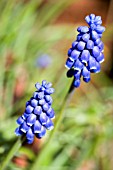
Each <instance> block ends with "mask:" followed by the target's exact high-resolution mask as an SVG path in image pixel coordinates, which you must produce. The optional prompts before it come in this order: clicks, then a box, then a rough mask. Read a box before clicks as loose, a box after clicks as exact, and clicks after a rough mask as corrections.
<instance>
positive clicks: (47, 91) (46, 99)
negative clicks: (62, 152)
mask: <svg viewBox="0 0 113 170" xmlns="http://www.w3.org/2000/svg"><path fill="white" fill-rule="evenodd" d="M51 86H52V84H51V83H47V82H46V80H43V81H42V85H40V84H39V83H36V84H35V87H36V89H37V90H36V91H35V92H34V94H33V96H32V97H31V98H30V100H29V101H27V102H26V108H25V112H24V114H23V115H22V116H20V117H19V118H18V119H17V123H18V124H19V127H18V128H16V130H15V134H16V135H17V136H21V135H25V136H26V138H27V142H28V143H29V144H31V143H32V142H33V141H34V136H36V137H37V138H42V137H43V136H44V135H45V134H46V129H47V130H52V129H53V128H54V124H53V122H52V120H51V119H53V118H54V117H55V115H54V110H53V108H52V107H51V105H52V101H53V100H52V97H51V96H50V95H51V94H52V93H54V89H53V88H52V87H51Z"/></svg>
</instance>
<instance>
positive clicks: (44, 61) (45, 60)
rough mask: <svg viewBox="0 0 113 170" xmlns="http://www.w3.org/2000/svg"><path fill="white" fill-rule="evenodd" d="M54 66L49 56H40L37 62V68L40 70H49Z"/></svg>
mask: <svg viewBox="0 0 113 170" xmlns="http://www.w3.org/2000/svg"><path fill="white" fill-rule="evenodd" d="M51 64H52V58H51V57H50V56H49V55H47V54H42V55H40V56H39V57H38V58H37V60H36V66H37V67H39V68H47V67H48V66H50V65H51Z"/></svg>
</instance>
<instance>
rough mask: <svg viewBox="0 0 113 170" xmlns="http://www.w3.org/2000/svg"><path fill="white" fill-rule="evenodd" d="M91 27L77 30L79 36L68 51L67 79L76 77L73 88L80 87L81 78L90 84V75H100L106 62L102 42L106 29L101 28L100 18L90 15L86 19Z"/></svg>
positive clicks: (82, 27)
mask: <svg viewBox="0 0 113 170" xmlns="http://www.w3.org/2000/svg"><path fill="white" fill-rule="evenodd" d="M85 20H86V22H87V24H88V25H89V26H80V27H78V28H77V31H78V32H79V34H78V35H77V38H76V40H75V41H74V42H73V43H72V47H71V48H70V49H69V50H68V58H67V61H66V64H65V66H66V67H67V69H68V71H67V77H69V78H70V77H74V81H73V86H74V87H76V88H77V87H79V86H80V83H81V77H83V81H85V82H86V83H88V82H89V81H90V79H91V77H90V73H98V72H100V70H101V67H100V63H101V62H103V61H104V55H103V49H104V44H103V42H102V41H101V37H102V34H103V32H104V31H105V27H103V26H101V24H102V20H101V17H100V16H95V15H94V14H90V15H88V16H86V18H85Z"/></svg>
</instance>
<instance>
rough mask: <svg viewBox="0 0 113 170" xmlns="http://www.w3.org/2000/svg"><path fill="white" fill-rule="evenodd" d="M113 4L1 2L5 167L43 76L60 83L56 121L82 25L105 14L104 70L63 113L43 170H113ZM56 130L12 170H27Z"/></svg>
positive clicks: (105, 0) (0, 129) (88, 0)
mask: <svg viewBox="0 0 113 170" xmlns="http://www.w3.org/2000/svg"><path fill="white" fill-rule="evenodd" d="M112 10H113V0H111V1H110V0H70V1H68V0H8V1H7V0H0V163H2V162H3V160H4V159H5V157H6V155H7V153H8V151H9V150H10V148H11V147H12V146H13V144H14V143H15V141H16V140H17V137H16V136H15V134H14V130H15V128H16V127H17V124H16V119H17V117H18V116H19V115H21V114H23V112H24V109H25V103H26V101H27V100H29V98H30V97H31V95H32V93H33V92H34V90H35V87H34V84H35V83H36V82H40V83H41V81H42V80H43V79H46V80H47V81H51V82H52V83H53V86H54V88H55V89H56V92H55V93H54V95H53V98H54V102H53V108H54V109H55V112H56V117H57V116H58V115H59V114H60V112H59V109H60V107H61V103H62V101H63V99H64V96H65V95H66V93H67V90H68V88H69V85H70V80H69V79H67V78H66V71H67V70H66V69H65V67H64V64H65V61H66V58H67V50H68V49H69V47H70V46H71V43H72V41H74V40H75V38H76V35H77V32H76V28H77V27H78V26H79V25H86V23H85V21H84V18H85V16H86V15H88V14H90V13H94V14H95V15H100V16H102V20H103V25H104V26H105V27H106V32H105V33H104V35H103V39H102V40H103V42H104V44H105V50H104V54H105V62H104V63H103V64H102V71H101V72H100V73H99V74H96V75H92V80H91V82H90V83H89V84H85V83H84V82H82V83H81V86H80V88H79V89H76V90H75V93H74V96H73V98H72V100H71V102H70V104H69V106H67V108H66V109H65V111H64V118H63V121H62V123H61V125H60V128H59V129H58V131H57V133H56V135H55V137H54V140H53V142H52V144H51V146H50V147H49V148H48V150H47V151H46V154H44V155H43V162H40V165H39V167H37V169H36V170H38V169H39V170H113V48H112V46H113V17H112ZM50 133H51V132H49V133H48V134H47V135H46V137H44V138H43V139H41V140H38V139H35V141H34V143H33V144H32V145H28V144H26V143H24V144H23V146H22V147H21V148H20V149H19V151H18V152H17V153H16V155H15V156H14V157H13V159H12V161H11V162H10V164H8V167H7V170H21V169H25V170H28V169H29V167H30V166H31V165H32V163H33V162H34V159H35V157H37V156H40V150H41V149H42V148H43V145H44V144H45V143H46V142H47V141H48V138H49V135H50Z"/></svg>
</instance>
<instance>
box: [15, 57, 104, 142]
mask: <svg viewBox="0 0 113 170" xmlns="http://www.w3.org/2000/svg"><path fill="white" fill-rule="evenodd" d="M101 58H102V57H101ZM51 86H52V83H47V82H46V80H43V81H42V85H40V84H39V83H36V84H35V87H36V89H37V90H36V91H35V92H34V94H33V96H32V97H31V99H30V100H29V101H27V102H26V108H25V112H24V113H23V115H22V116H20V117H19V118H18V119H17V124H18V125H19V127H17V128H16V130H15V134H16V135H17V136H21V135H25V136H26V138H27V143H28V144H31V143H33V141H34V137H35V136H36V137H37V138H39V139H40V138H42V137H43V136H45V134H46V130H52V129H53V128H54V124H53V122H52V119H53V118H55V113H54V110H53V108H52V107H51V105H52V101H53V100H52V97H51V96H50V95H51V94H52V93H54V89H53V88H52V87H51Z"/></svg>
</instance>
